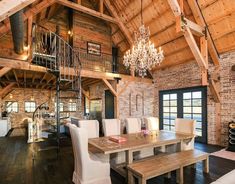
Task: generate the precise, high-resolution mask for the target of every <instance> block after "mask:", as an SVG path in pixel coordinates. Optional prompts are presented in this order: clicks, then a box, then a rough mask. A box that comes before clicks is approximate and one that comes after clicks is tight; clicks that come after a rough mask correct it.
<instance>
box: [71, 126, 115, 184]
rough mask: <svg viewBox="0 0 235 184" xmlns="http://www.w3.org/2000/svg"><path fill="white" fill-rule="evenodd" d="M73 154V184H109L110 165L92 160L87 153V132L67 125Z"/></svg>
mask: <svg viewBox="0 0 235 184" xmlns="http://www.w3.org/2000/svg"><path fill="white" fill-rule="evenodd" d="M69 128H70V133H71V138H72V144H73V152H74V163H75V164H74V172H73V182H74V183H75V184H104V183H105V184H111V179H110V165H109V163H103V162H100V161H95V160H92V159H91V158H90V157H89V153H88V137H87V130H86V129H83V128H78V127H76V126H74V125H69Z"/></svg>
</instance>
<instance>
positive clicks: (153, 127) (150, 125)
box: [143, 117, 159, 131]
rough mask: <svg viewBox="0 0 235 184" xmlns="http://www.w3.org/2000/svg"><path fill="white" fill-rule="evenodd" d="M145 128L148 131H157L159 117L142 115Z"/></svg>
mask: <svg viewBox="0 0 235 184" xmlns="http://www.w3.org/2000/svg"><path fill="white" fill-rule="evenodd" d="M143 121H144V123H145V126H146V129H147V130H149V131H159V119H158V118H157V117H144V118H143Z"/></svg>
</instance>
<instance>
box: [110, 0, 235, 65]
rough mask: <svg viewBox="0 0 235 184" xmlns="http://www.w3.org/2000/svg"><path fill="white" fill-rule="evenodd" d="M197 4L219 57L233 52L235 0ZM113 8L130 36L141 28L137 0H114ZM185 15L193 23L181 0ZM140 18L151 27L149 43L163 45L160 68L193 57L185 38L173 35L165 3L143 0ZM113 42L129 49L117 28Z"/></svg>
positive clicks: (208, 0)
mask: <svg viewBox="0 0 235 184" xmlns="http://www.w3.org/2000/svg"><path fill="white" fill-rule="evenodd" d="M197 2H198V5H199V7H200V9H201V11H202V14H203V16H204V18H205V21H206V23H207V25H208V29H209V32H210V33H211V35H212V38H213V41H214V43H215V46H216V48H217V50H218V52H219V54H222V53H224V52H227V51H231V50H234V49H235V42H234V41H235V1H234V0H198V1H197ZM112 5H113V6H114V7H115V9H116V11H117V13H118V15H119V16H120V19H121V20H122V22H123V23H124V25H125V26H126V27H127V30H128V31H129V32H130V33H131V34H132V36H133V33H134V31H136V30H138V27H139V26H140V0H114V1H112ZM184 12H185V15H186V17H187V18H188V19H190V20H192V21H194V22H195V20H194V17H193V15H192V11H191V9H190V7H189V5H188V2H187V0H184ZM143 17H144V23H145V25H146V26H149V28H150V32H151V41H152V42H154V44H155V46H156V47H158V46H162V47H163V50H164V52H165V56H166V58H165V60H164V62H163V63H162V65H161V67H160V68H162V67H169V66H172V65H175V64H179V63H184V62H187V61H189V60H193V58H194V57H193V55H192V53H191V50H190V49H189V47H188V44H187V43H186V41H185V38H184V37H183V36H182V35H181V34H177V33H176V30H175V27H176V26H175V17H174V15H173V13H172V11H171V9H170V6H169V4H168V2H167V1H166V0H144V1H143ZM113 42H114V43H115V44H116V45H118V46H119V47H120V48H121V50H122V51H125V50H127V49H129V47H130V46H129V44H128V42H127V41H126V39H125V37H124V36H123V34H122V33H121V31H120V30H119V29H118V28H116V30H113Z"/></svg>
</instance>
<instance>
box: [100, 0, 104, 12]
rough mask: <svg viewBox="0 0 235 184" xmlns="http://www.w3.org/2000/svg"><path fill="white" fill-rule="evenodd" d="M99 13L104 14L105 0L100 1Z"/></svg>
mask: <svg viewBox="0 0 235 184" xmlns="http://www.w3.org/2000/svg"><path fill="white" fill-rule="evenodd" d="M99 11H100V13H104V0H100V7H99Z"/></svg>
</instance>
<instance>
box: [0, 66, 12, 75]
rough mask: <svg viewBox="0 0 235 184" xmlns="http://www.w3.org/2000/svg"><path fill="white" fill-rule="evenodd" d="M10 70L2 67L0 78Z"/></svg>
mask: <svg viewBox="0 0 235 184" xmlns="http://www.w3.org/2000/svg"><path fill="white" fill-rule="evenodd" d="M10 70H11V68H9V67H3V68H2V69H1V70H0V77H2V76H3V75H5V74H6V73H7V72H9V71H10Z"/></svg>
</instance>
